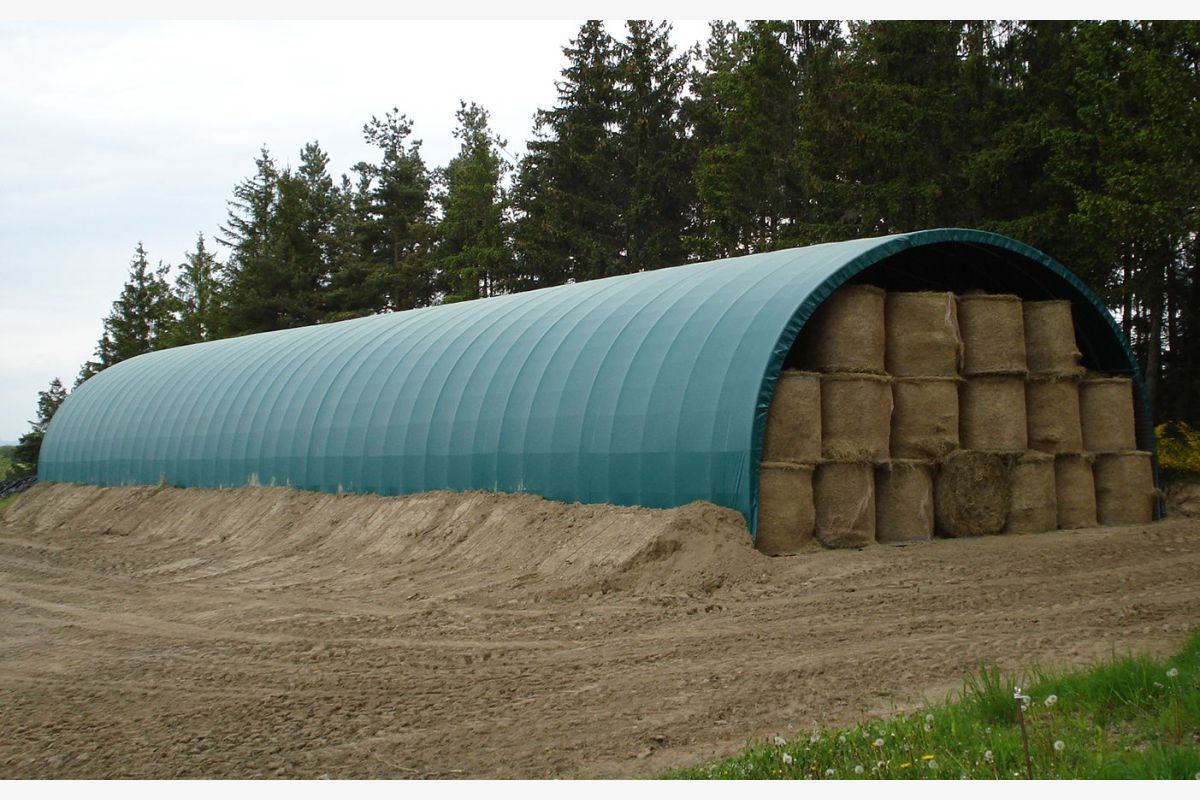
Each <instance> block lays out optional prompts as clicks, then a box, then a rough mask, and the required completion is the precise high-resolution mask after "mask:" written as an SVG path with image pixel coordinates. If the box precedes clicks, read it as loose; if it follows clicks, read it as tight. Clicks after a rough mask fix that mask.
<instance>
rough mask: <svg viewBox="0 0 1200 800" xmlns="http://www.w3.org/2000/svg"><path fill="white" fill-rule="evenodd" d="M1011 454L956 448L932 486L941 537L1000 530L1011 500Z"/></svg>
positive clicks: (1001, 530) (982, 533)
mask: <svg viewBox="0 0 1200 800" xmlns="http://www.w3.org/2000/svg"><path fill="white" fill-rule="evenodd" d="M1010 459H1011V457H1009V456H1006V455H1002V454H1000V453H984V452H981V451H978V450H956V451H955V452H953V453H951V454H950V455H949V456H947V458H946V460H945V461H943V462H942V467H941V469H940V470H938V474H937V478H936V479H935V480H934V486H933V510H934V525H935V527H936V529H937V532H938V533H939V534H941V535H942V536H982V535H984V534H993V533H1002V532H1003V531H1004V525H1005V523H1006V522H1007V520H1008V509H1009V506H1010V505H1011V503H1012V484H1011V477H1010V474H1009V473H1010V470H1009V461H1010Z"/></svg>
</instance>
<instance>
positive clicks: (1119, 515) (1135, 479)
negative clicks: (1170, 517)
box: [1094, 450, 1158, 525]
mask: <svg viewBox="0 0 1200 800" xmlns="http://www.w3.org/2000/svg"><path fill="white" fill-rule="evenodd" d="M1094 475H1095V479H1096V516H1097V517H1098V518H1099V520H1100V524H1101V525H1142V524H1145V523H1147V522H1153V521H1154V504H1155V500H1156V499H1157V497H1158V493H1157V492H1156V491H1155V489H1154V467H1153V465H1152V463H1151V460H1150V454H1149V453H1144V452H1140V451H1137V450H1129V451H1126V452H1123V453H1097V454H1096V463H1095V465H1094Z"/></svg>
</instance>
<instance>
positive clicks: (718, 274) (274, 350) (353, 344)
mask: <svg viewBox="0 0 1200 800" xmlns="http://www.w3.org/2000/svg"><path fill="white" fill-rule="evenodd" d="M851 281H864V282H865V281H869V282H871V283H873V284H875V285H876V286H880V287H882V288H884V289H888V290H909V289H930V288H935V289H938V290H949V291H960V290H964V289H968V288H977V289H983V290H986V291H1003V292H1008V293H1012V294H1017V295H1020V296H1021V297H1022V298H1024V299H1051V298H1057V299H1068V300H1070V301H1071V304H1072V307H1073V312H1074V319H1075V325H1076V338H1077V341H1078V343H1079V348H1080V350H1081V351H1082V354H1083V360H1082V363H1083V365H1084V366H1085V367H1088V368H1090V369H1094V370H1097V371H1101V372H1105V373H1108V374H1124V375H1129V376H1132V377H1133V378H1134V381H1135V386H1136V392H1137V394H1138V397H1139V398H1140V399H1141V402H1139V403H1137V407H1136V412H1135V413H1136V425H1137V440H1138V447H1139V449H1142V450H1150V451H1153V449H1154V434H1153V428H1152V424H1151V419H1150V416H1149V412H1148V407H1147V406H1146V404H1145V399H1144V398H1145V392H1144V387H1143V386H1142V382H1141V379H1140V376H1139V374H1138V370H1137V366H1136V362H1135V361H1134V359H1133V356H1132V354H1131V352H1130V351H1129V348H1128V346H1127V344H1126V343H1125V341H1124V339H1123V337H1122V336H1121V333H1120V331H1119V329H1118V327H1117V326H1116V324H1115V322H1114V320H1113V319H1112V317H1111V315H1110V314H1109V313H1108V311H1107V310H1106V309H1105V307H1104V305H1103V304H1102V303H1101V302H1100V301H1099V300H1098V299H1097V298H1096V296H1095V295H1094V294H1093V293H1092V292H1091V291H1089V290H1088V288H1087V287H1086V286H1085V285H1084V284H1083V283H1082V282H1081V281H1080V280H1079V279H1078V278H1077V277H1076V276H1075V275H1073V274H1072V273H1070V272H1069V271H1068V270H1067V269H1066V268H1065V267H1063V266H1062V265H1060V264H1059V263H1058V262H1056V261H1054V260H1053V259H1052V258H1050V257H1049V256H1047V255H1045V254H1043V253H1040V252H1038V251H1037V250H1035V249H1033V248H1031V247H1028V246H1027V245H1024V244H1021V243H1020V242H1017V241H1014V240H1012V239H1008V238H1006V237H1003V236H999V235H996V234H992V233H986V232H982V231H974V230H966V229H937V230H928V231H921V232H916V233H908V234H899V235H893V236H884V237H878V238H870V239H860V240H854V241H846V242H835V243H829V244H821V245H814V246H810V247H803V248H796V249H789V250H781V251H777V252H772V253H762V254H757V255H750V256H743V257H738V258H730V259H723V260H718V261H712V262H707V263H700V264H691V265H686V266H681V267H674V268H667V269H661V270H656V271H653V272H643V273H636V274H632V275H624V276H617V277H612V278H605V279H601V280H595V281H588V282H585V283H578V284H568V285H564V286H556V287H550V288H546V289H540V290H536V291H532V292H526V293H521V294H514V295H505V296H499V297H493V298H487V299H482V300H476V301H471V302H463V303H456V304H452V305H445V306H436V307H430V308H422V309H415V310H412V311H406V312H400V313H393V314H383V315H379V316H374V317H369V318H364V319H358V320H351V321H347V322H339V323H331V324H325V325H317V326H312V327H307V328H299V329H292V330H284V331H276V332H271V333H263V334H256V335H252V336H244V337H239V338H234V339H226V340H220V341H214V342H205V343H202V344H195V345H189V346H185V347H178V348H173V349H170V350H164V351H159V352H155V353H149V354H146V355H142V356H139V357H137V358H133V359H130V360H128V361H125V362H122V363H120V364H117V365H115V366H113V367H111V368H109V369H107V370H105V371H103V372H101V373H100V374H98V375H96V376H95V377H93V378H92V379H90V380H88V381H87V382H86V383H84V384H83V385H82V386H80V387H79V388H78V389H77V390H76V391H74V392H73V393H71V395H70V396H69V397H68V399H67V400H66V402H65V403H64V404H63V405H62V407H61V408H60V409H59V411H58V413H57V414H56V415H55V417H54V419H53V421H52V423H51V425H50V426H49V429H48V431H47V433H46V438H45V441H44V444H43V447H42V451H41V460H40V464H39V477H40V478H41V479H42V480H45V481H65V482H75V483H88V484H99V485H107V486H121V485H130V484H149V485H153V484H159V483H166V484H169V485H173V486H181V487H235V486H244V485H264V486H268V485H276V486H285V485H286V486H292V487H295V488H299V489H307V490H317V491H325V492H358V493H377V494H382V495H403V494H413V493H417V492H425V491H432V490H439V489H450V490H471V489H477V490H490V491H501V492H526V493H531V494H536V495H541V496H543V497H546V498H549V499H552V500H560V501H567V502H572V501H577V502H585V503H614V504H619V505H641V506H649V507H660V508H664V507H672V506H678V505H683V504H686V503H688V502H691V501H694V500H707V501H710V502H713V503H715V504H717V505H721V506H726V507H729V508H733V509H735V510H737V511H739V512H741V513H742V514H743V515H744V516H745V518H746V520H747V523H748V525H749V527H750V530H751V532H752V533H753V532H754V531H755V530H756V527H757V521H758V481H759V464H760V456H761V452H762V447H763V438H764V429H765V427H766V420H767V414H768V409H769V407H770V403H771V399H772V394H773V391H774V387H775V384H776V381H777V379H778V377H779V374H780V371H781V369H782V368H783V367H784V365H785V363H786V362H788V359H789V353H790V351H791V350H792V348H793V344H794V343H795V342H796V339H797V335H798V334H799V332H800V331H801V329H802V328H803V327H804V325H805V323H806V321H807V320H808V319H809V317H810V316H811V315H812V314H813V312H814V310H815V309H816V308H817V307H818V306H819V305H820V304H821V303H822V302H823V301H824V300H825V299H826V298H828V297H829V296H830V294H831V293H832V292H833V291H834V290H835V289H837V288H838V287H839V286H840V285H842V284H843V283H846V282H851Z"/></svg>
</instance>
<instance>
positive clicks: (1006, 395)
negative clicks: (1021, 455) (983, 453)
mask: <svg viewBox="0 0 1200 800" xmlns="http://www.w3.org/2000/svg"><path fill="white" fill-rule="evenodd" d="M960 389H961V391H960V393H959V398H958V414H959V440H960V442H961V443H962V446H963V449H966V450H1003V451H1012V452H1015V451H1020V450H1024V449H1025V448H1026V447H1027V446H1028V438H1029V431H1028V423H1027V421H1026V417H1025V380H1024V378H1021V377H1019V376H1016V375H979V376H975V377H973V378H967V379H966V380H965V381H964V382H963V383H962V384H961V387H960Z"/></svg>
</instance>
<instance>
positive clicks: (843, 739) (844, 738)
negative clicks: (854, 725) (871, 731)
mask: <svg viewBox="0 0 1200 800" xmlns="http://www.w3.org/2000/svg"><path fill="white" fill-rule="evenodd" d="M838 742H839V743H841V744H845V743H846V734H844V733H843V734H842V735H841V736H839V737H838Z"/></svg>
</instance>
